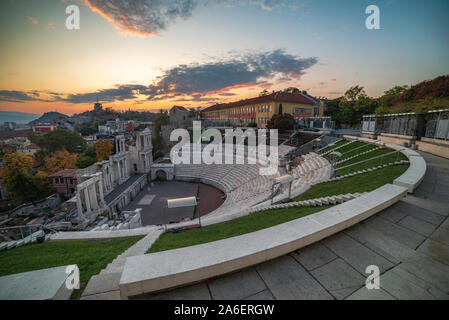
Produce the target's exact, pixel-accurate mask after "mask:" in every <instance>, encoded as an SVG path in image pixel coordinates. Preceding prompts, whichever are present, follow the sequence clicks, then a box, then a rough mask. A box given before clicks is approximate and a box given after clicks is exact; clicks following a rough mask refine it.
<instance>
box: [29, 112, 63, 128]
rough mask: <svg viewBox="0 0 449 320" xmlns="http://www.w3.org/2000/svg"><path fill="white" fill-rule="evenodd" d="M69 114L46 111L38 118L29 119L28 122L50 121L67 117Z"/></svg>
mask: <svg viewBox="0 0 449 320" xmlns="http://www.w3.org/2000/svg"><path fill="white" fill-rule="evenodd" d="M68 117H69V116H67V115H65V114H62V113H59V112H46V113H44V114H43V115H42V116H41V117H40V118H38V119H36V120H33V121H30V122H29V124H30V125H31V124H35V123H51V122H53V121H55V120H56V119H58V118H68Z"/></svg>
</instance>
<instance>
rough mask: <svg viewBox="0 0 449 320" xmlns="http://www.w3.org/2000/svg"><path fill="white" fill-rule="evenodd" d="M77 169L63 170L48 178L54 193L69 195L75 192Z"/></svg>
mask: <svg viewBox="0 0 449 320" xmlns="http://www.w3.org/2000/svg"><path fill="white" fill-rule="evenodd" d="M77 171H78V169H65V170H61V171H59V172H56V173H53V174H52V175H50V176H48V177H49V178H50V179H51V180H52V182H53V187H54V188H55V190H56V192H57V193H59V194H63V195H71V194H73V193H75V191H76V185H77Z"/></svg>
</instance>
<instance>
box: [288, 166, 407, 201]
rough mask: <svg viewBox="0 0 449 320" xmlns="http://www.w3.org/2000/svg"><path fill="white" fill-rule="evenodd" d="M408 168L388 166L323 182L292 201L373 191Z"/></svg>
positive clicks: (391, 181)
mask: <svg viewBox="0 0 449 320" xmlns="http://www.w3.org/2000/svg"><path fill="white" fill-rule="evenodd" d="M408 167H409V165H408V164H403V165H396V166H390V167H386V168H382V169H378V170H376V171H373V172H368V173H364V174H360V175H357V176H354V177H349V178H344V179H342V180H339V181H331V182H323V183H320V184H317V185H315V186H313V187H312V188H310V189H309V190H308V191H306V192H305V193H303V194H301V195H299V196H298V197H296V198H294V199H293V200H292V201H304V200H309V199H315V198H322V197H328V196H336V195H339V194H346V193H357V192H358V193H361V192H369V191H373V190H375V189H377V188H379V187H381V186H383V185H384V184H387V183H393V180H394V179H396V178H397V177H399V176H400V175H402V174H403V173H404V172H405V171H406V170H407V169H408Z"/></svg>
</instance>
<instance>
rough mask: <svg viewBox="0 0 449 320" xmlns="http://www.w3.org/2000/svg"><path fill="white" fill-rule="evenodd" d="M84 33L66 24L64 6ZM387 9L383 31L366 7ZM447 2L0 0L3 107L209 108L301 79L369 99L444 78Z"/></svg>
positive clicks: (318, 92) (308, 86) (321, 92)
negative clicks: (361, 90)
mask: <svg viewBox="0 0 449 320" xmlns="http://www.w3.org/2000/svg"><path fill="white" fill-rule="evenodd" d="M71 4H75V5H77V6H78V7H79V9H80V30H68V29H67V28H66V26H65V21H66V18H67V16H68V15H67V14H66V13H65V10H66V7H67V6H68V5H71ZM370 4H375V5H378V6H379V8H380V24H381V29H380V30H368V29H366V27H365V19H366V17H367V14H365V8H366V7H367V6H368V5H370ZM448 12H449V1H447V0H430V1H415V0H383V1H374V0H370V1H364V0H341V1H336V0H296V1H295V0H292V1H287V0H243V1H237V0H230V1H225V0H86V1H84V0H78V1H70V0H38V1H37V0H1V1H0V40H1V49H0V110H3V111H21V112H31V113H43V112H47V111H58V112H62V113H65V114H73V113H79V112H82V111H85V110H87V109H92V107H93V106H92V104H93V103H94V102H95V101H96V98H97V96H98V98H99V100H100V101H101V102H102V103H103V105H104V106H105V107H112V108H114V109H119V110H124V109H128V108H131V109H136V110H152V109H160V108H169V107H171V106H173V105H182V106H185V107H198V106H210V105H212V104H214V103H222V102H230V101H234V100H238V99H241V98H249V97H253V96H257V95H258V94H259V92H260V91H262V90H263V89H267V90H270V91H271V90H278V89H283V88H286V87H289V86H295V87H298V88H301V89H303V90H307V91H308V92H309V93H310V94H312V95H315V96H326V97H328V98H335V97H338V96H340V95H342V94H343V93H344V91H346V90H347V89H348V88H349V87H350V86H352V85H356V84H360V85H362V86H364V87H365V88H366V91H367V93H368V94H369V95H371V96H379V95H381V94H382V93H383V91H385V90H387V89H389V88H390V87H392V86H394V85H410V84H415V83H418V82H420V81H423V80H428V79H432V78H434V77H436V76H439V75H443V74H449V59H448V57H449V19H448V18H447V13H448Z"/></svg>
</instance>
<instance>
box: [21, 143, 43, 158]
mask: <svg viewBox="0 0 449 320" xmlns="http://www.w3.org/2000/svg"><path fill="white" fill-rule="evenodd" d="M40 149H41V148H40V147H39V146H38V145H37V144H34V143H28V144H24V145H23V146H21V147H18V148H17V152H20V153H24V154H29V155H32V156H34V155H35V154H36V152H38V151H39V150H40Z"/></svg>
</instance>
